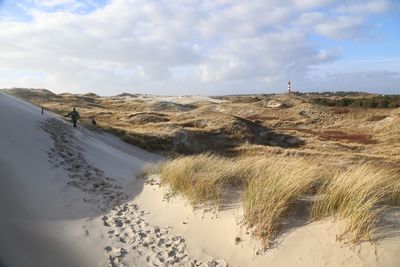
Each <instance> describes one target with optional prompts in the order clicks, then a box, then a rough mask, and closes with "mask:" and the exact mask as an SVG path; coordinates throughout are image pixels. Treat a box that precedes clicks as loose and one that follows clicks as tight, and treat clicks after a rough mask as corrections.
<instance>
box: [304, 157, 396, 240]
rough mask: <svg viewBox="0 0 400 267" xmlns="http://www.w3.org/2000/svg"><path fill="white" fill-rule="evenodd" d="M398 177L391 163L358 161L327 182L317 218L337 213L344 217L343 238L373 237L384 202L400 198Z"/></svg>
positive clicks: (371, 238)
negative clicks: (386, 164) (385, 164)
mask: <svg viewBox="0 0 400 267" xmlns="http://www.w3.org/2000/svg"><path fill="white" fill-rule="evenodd" d="M396 188H398V179H397V175H396V172H395V170H393V169H392V168H390V167H389V166H380V167H378V166H376V165H373V164H369V163H362V164H356V165H353V166H351V167H350V168H348V169H347V170H345V171H343V172H341V173H338V174H337V175H335V177H334V178H333V179H332V180H331V181H329V182H328V183H326V184H325V185H324V186H323V187H322V188H321V190H320V192H319V194H320V195H321V196H323V197H321V198H320V200H319V201H317V202H316V203H315V205H314V207H313V210H312V216H313V218H314V219H321V218H323V217H326V216H335V217H338V219H340V220H341V222H342V223H341V225H342V227H341V233H339V235H338V237H339V239H341V240H344V241H347V242H351V243H357V242H359V241H362V240H368V241H371V240H373V237H374V232H375V229H376V226H377V225H376V224H377V221H378V219H379V215H380V213H381V212H382V210H383V208H382V207H383V205H386V204H393V203H394V201H395V200H396V199H398V192H396Z"/></svg>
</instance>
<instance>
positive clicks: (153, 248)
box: [0, 93, 400, 266]
mask: <svg viewBox="0 0 400 267" xmlns="http://www.w3.org/2000/svg"><path fill="white" fill-rule="evenodd" d="M0 120H1V122H2V126H1V128H0V148H1V150H0V183H1V186H0V214H1V220H0V236H1V238H0V266H1V265H4V266H399V265H400V257H399V255H400V253H399V252H400V246H399V244H400V238H399V237H398V236H397V235H393V236H392V238H390V239H388V238H386V239H384V240H382V241H381V242H380V243H379V244H378V245H377V246H376V245H374V244H370V243H363V244H361V245H359V246H357V247H350V246H347V245H344V244H341V243H339V242H337V241H336V240H335V233H336V231H335V227H336V225H333V224H332V223H330V222H318V223H311V224H309V225H306V226H302V227H299V228H296V229H295V230H292V231H290V232H288V233H285V234H284V235H283V236H282V237H281V238H280V240H279V246H278V247H276V248H273V249H270V250H267V251H260V250H259V248H260V247H259V245H258V243H257V242H256V241H254V240H252V239H251V237H250V235H249V233H248V232H247V230H246V229H245V228H243V227H241V222H240V219H239V218H240V217H241V216H239V215H240V213H241V212H242V211H241V209H240V208H239V207H232V208H231V209H227V210H224V211H218V212H217V211H212V210H208V211H205V210H202V209H199V210H193V208H192V207H191V206H190V205H188V204H187V203H186V201H185V200H184V199H181V198H179V197H177V198H172V199H170V200H169V201H167V200H166V199H165V197H164V194H165V193H166V192H167V191H165V190H166V188H163V187H160V186H159V183H158V181H157V177H152V179H148V180H147V181H146V180H144V179H136V178H135V174H136V173H137V172H138V171H139V170H140V168H141V167H142V166H143V165H144V164H145V163H147V162H151V161H156V160H159V159H160V158H161V157H160V156H158V155H155V154H151V153H149V152H146V151H143V150H141V149H139V148H136V147H133V146H130V145H128V144H126V143H123V142H122V141H120V140H119V139H117V138H115V137H113V136H111V135H108V134H100V133H96V132H92V131H89V130H87V129H85V128H83V127H78V129H75V128H73V127H72V126H71V125H70V124H69V123H68V122H65V121H64V120H63V119H61V118H59V117H58V116H57V115H55V114H52V113H48V112H46V113H45V114H44V115H41V113H40V110H39V109H38V108H36V107H34V106H32V105H30V104H27V103H25V102H23V101H21V100H17V99H15V98H13V97H11V96H8V95H5V94H3V93H0Z"/></svg>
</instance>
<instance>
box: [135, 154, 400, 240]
mask: <svg viewBox="0 0 400 267" xmlns="http://www.w3.org/2000/svg"><path fill="white" fill-rule="evenodd" d="M150 174H157V175H159V177H160V179H161V182H162V184H166V185H169V187H170V188H171V191H172V193H173V194H182V195H184V196H185V197H187V198H188V199H189V200H190V201H191V202H192V203H193V204H194V205H199V204H212V205H216V206H217V207H220V206H221V205H222V204H224V203H225V202H226V201H227V199H226V195H230V194H227V192H231V191H232V190H236V191H240V192H241V198H240V200H241V201H242V203H243V210H244V218H243V221H244V223H245V224H246V225H247V226H248V227H249V228H251V229H252V232H253V235H254V236H255V237H257V238H258V239H260V240H261V241H262V242H263V244H264V246H265V247H269V246H271V245H272V244H273V243H274V239H275V238H276V237H277V236H278V235H279V234H280V233H282V231H284V230H285V225H286V224H287V223H288V221H290V220H291V219H293V217H292V216H294V215H293V214H294V213H295V211H298V210H299V209H301V208H303V209H304V201H303V200H302V199H303V198H304V197H308V199H311V200H312V201H309V202H307V203H309V204H308V205H306V208H305V209H304V210H303V211H302V212H303V213H306V216H307V217H308V218H309V221H310V220H319V219H323V218H325V217H331V218H334V219H337V220H339V222H340V223H341V225H342V227H341V228H340V229H341V230H340V231H341V232H340V233H339V235H338V237H339V238H340V239H341V240H344V241H347V242H351V243H353V244H354V243H358V242H361V241H373V240H374V238H375V236H376V235H375V232H376V231H377V229H378V228H377V222H378V221H379V218H380V216H381V214H382V212H383V211H384V210H385V207H387V206H391V205H392V206H393V205H397V204H398V203H399V199H400V180H399V172H398V170H397V169H394V167H392V166H389V165H387V166H383V167H382V166H377V165H374V164H371V163H357V164H351V165H349V166H342V167H338V166H333V165H328V164H321V163H320V162H318V161H315V160H306V159H303V158H301V157H298V156H290V157H287V156H286V157H285V156H277V155H276V156H273V155H271V156H268V157H253V158H251V157H250V158H241V159H237V160H235V159H231V158H224V157H220V156H215V155H211V154H200V155H196V156H186V157H178V158H175V159H171V160H167V161H163V162H160V163H157V164H155V165H152V166H147V167H146V168H145V169H144V170H143V173H142V175H143V176H146V175H150ZM237 200H238V199H236V201H237ZM228 201H229V200H228ZM230 201H234V200H232V199H230Z"/></svg>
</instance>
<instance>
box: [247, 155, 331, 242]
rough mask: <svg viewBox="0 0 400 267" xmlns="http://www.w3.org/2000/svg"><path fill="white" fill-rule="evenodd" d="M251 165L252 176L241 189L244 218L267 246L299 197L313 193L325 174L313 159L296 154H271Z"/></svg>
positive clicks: (324, 177)
mask: <svg viewBox="0 0 400 267" xmlns="http://www.w3.org/2000/svg"><path fill="white" fill-rule="evenodd" d="M252 167H253V168H254V173H253V177H252V179H251V180H250V183H249V184H248V186H247V188H246V189H245V192H244V203H243V205H244V219H245V222H246V223H247V224H248V225H249V226H250V227H254V234H255V235H256V236H257V237H259V238H260V239H261V240H262V241H263V242H264V244H265V245H266V246H268V245H269V244H270V243H271V241H272V239H273V238H275V236H276V234H277V233H279V232H280V230H281V227H282V226H283V224H284V220H285V218H286V217H287V215H289V214H290V213H291V212H292V211H293V210H294V208H295V206H296V203H297V201H298V199H299V197H300V196H301V195H303V194H306V193H312V191H313V189H314V188H315V186H317V185H318V184H319V183H321V182H322V181H323V179H326V176H324V173H325V172H323V171H322V168H319V167H318V166H316V165H315V163H312V162H309V161H306V160H304V159H301V158H298V157H289V158H283V157H271V158H267V159H263V160H260V161H259V162H256V163H255V164H253V166H252Z"/></svg>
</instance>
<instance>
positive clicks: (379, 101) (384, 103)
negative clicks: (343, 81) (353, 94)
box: [313, 96, 400, 108]
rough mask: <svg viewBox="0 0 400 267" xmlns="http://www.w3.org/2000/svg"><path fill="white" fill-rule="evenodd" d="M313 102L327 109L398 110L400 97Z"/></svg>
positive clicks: (346, 98) (316, 100)
mask: <svg viewBox="0 0 400 267" xmlns="http://www.w3.org/2000/svg"><path fill="white" fill-rule="evenodd" d="M313 102H314V103H315V104H318V105H323V106H329V107H357V108H398V107H400V96H374V97H365V98H348V97H344V98H340V99H329V98H315V99H313Z"/></svg>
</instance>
